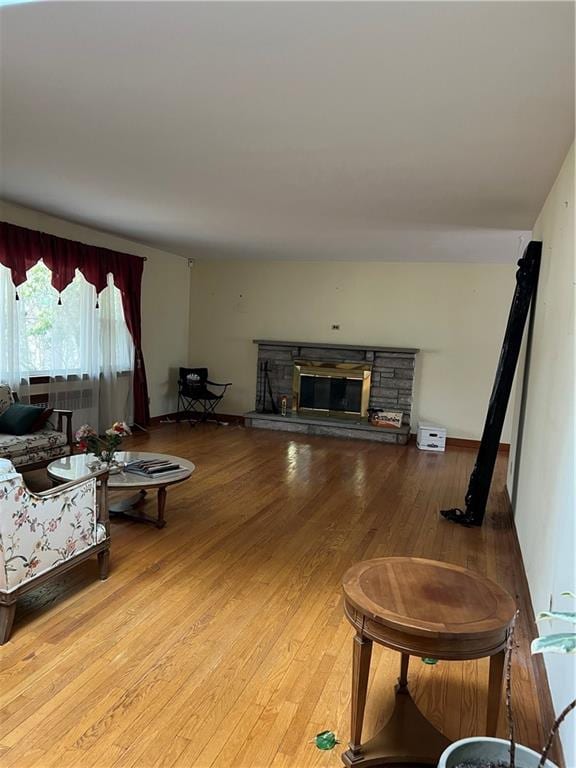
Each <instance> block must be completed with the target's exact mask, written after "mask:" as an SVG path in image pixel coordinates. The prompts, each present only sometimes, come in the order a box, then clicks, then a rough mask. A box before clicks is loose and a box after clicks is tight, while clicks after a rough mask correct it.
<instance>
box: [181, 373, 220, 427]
mask: <svg viewBox="0 0 576 768" xmlns="http://www.w3.org/2000/svg"><path fill="white" fill-rule="evenodd" d="M208 385H210V386H211V387H220V388H221V389H220V393H219V394H217V393H216V392H212V391H211V390H210V389H208ZM231 386H232V384H230V383H228V384H219V383H218V382H217V381H210V379H209V378H208V368H180V376H179V378H178V417H177V419H178V421H181V420H182V417H184V418H185V419H186V421H188V422H189V424H190V426H194V425H195V424H197V423H198V422H201V421H208V419H209V418H210V417H211V416H213V415H214V412H215V410H216V406H217V405H218V404H219V403H220V401H221V400H222V398H223V397H224V395H225V394H226V390H227V389H228V387H231Z"/></svg>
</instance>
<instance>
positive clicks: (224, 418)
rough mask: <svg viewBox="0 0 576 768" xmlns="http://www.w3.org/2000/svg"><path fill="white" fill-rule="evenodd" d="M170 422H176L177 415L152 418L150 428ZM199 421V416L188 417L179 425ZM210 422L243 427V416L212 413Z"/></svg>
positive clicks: (171, 414)
mask: <svg viewBox="0 0 576 768" xmlns="http://www.w3.org/2000/svg"><path fill="white" fill-rule="evenodd" d="M168 419H169V420H170V421H175V422H177V421H178V413H163V414H162V415H161V416H152V417H151V419H150V424H151V425H152V426H155V425H157V424H162V423H164V422H166V421H167V420H168ZM199 419H200V416H199V415H198V416H195V417H190V416H187V418H186V419H184V417H182V419H181V421H180V423H181V424H185V423H186V421H188V420H190V421H198V420H199ZM210 421H212V422H214V421H218V422H226V423H227V424H239V425H241V426H243V425H244V416H237V415H236V414H232V413H214V414H212V416H211V417H210Z"/></svg>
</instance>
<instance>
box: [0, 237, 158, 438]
mask: <svg viewBox="0 0 576 768" xmlns="http://www.w3.org/2000/svg"><path fill="white" fill-rule="evenodd" d="M40 259H42V260H43V261H44V263H45V264H46V266H47V267H48V269H50V271H51V272H52V285H53V286H54V288H55V289H56V290H57V291H63V290H64V288H66V286H67V285H69V284H70V283H71V282H72V280H73V279H74V274H75V272H76V270H77V269H78V270H79V271H80V272H82V274H83V275H84V277H85V278H86V280H87V281H88V282H89V283H92V285H94V286H95V288H96V293H100V291H103V290H104V288H106V283H107V277H108V274H109V273H112V275H113V276H114V284H115V285H116V286H117V288H118V289H119V290H120V292H121V294H122V306H123V308H124V317H125V319H126V325H127V326H128V330H129V331H130V334H131V336H132V341H133V342H134V357H135V359H134V421H135V422H136V423H137V424H148V422H149V420H150V409H149V404H148V385H147V382H146V368H145V366H144V357H143V355H142V305H141V292H142V291H141V289H142V271H143V269H144V260H143V259H142V258H140V257H139V256H132V255H130V254H127V253H118V252H117V251H110V250H108V249H107V248H99V247H97V246H95V245H85V244H84V243H77V242H75V241H74V240H65V239H64V238H62V237H56V236H55V235H48V234H46V233H45V232H36V231H34V230H32V229H25V228H24V227H17V226H15V225H14V224H8V223H6V222H0V264H3V265H4V266H5V267H8V269H10V270H11V271H12V280H13V281H14V285H15V286H16V288H17V287H18V286H19V285H21V284H22V283H23V282H24V281H25V280H26V272H27V270H29V269H30V267H33V266H34V264H36V262H38V261H40Z"/></svg>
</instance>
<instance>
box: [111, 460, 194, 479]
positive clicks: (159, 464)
mask: <svg viewBox="0 0 576 768" xmlns="http://www.w3.org/2000/svg"><path fill="white" fill-rule="evenodd" d="M183 469H184V467H182V466H181V465H180V464H178V463H177V462H174V461H172V460H171V459H142V460H141V461H130V462H128V464H126V466H125V467H124V471H125V472H129V473H130V474H134V475H141V476H142V477H149V478H158V477H164V476H167V475H171V474H174V473H178V472H182V471H183Z"/></svg>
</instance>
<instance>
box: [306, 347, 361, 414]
mask: <svg viewBox="0 0 576 768" xmlns="http://www.w3.org/2000/svg"><path fill="white" fill-rule="evenodd" d="M371 368H372V366H371V365H370V364H367V363H351V362H332V361H329V362H328V361H308V360H306V361H304V360H297V361H295V363H294V391H293V397H292V408H293V410H294V411H299V412H306V413H309V414H314V413H315V414H317V415H318V416H320V415H329V416H334V417H338V416H340V417H356V418H357V417H360V418H366V416H367V410H368V399H369V396H370V381H371Z"/></svg>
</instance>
